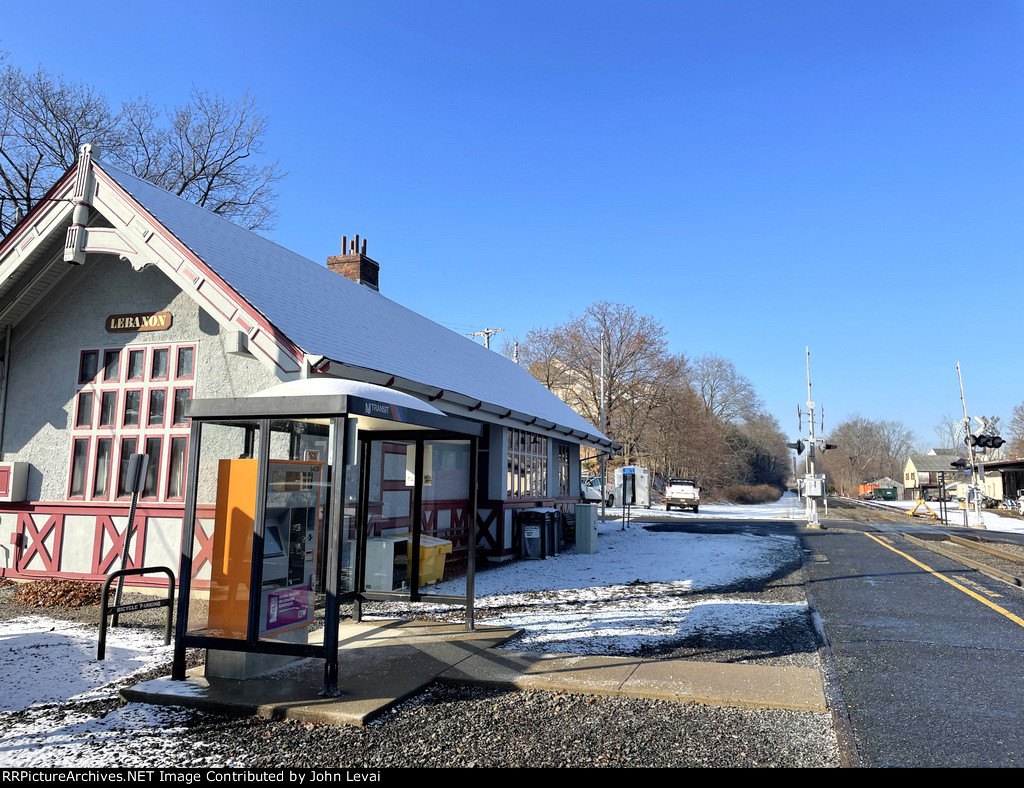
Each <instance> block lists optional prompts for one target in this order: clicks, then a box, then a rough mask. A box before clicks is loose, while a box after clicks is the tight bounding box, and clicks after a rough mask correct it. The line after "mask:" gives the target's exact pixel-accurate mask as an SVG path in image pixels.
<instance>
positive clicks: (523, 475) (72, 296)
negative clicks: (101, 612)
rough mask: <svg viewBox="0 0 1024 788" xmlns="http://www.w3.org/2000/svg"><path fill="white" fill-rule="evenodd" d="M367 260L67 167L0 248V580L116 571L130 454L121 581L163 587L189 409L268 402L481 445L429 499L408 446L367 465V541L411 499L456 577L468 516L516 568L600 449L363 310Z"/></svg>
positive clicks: (506, 372)
mask: <svg viewBox="0 0 1024 788" xmlns="http://www.w3.org/2000/svg"><path fill="white" fill-rule="evenodd" d="M366 251H367V250H366V244H365V242H362V243H360V240H359V239H358V238H355V239H354V240H353V242H352V243H351V244H348V245H347V246H346V248H343V250H342V252H343V253H342V254H340V255H336V256H334V257H331V258H328V260H327V264H326V265H323V264H320V263H316V262H313V261H310V260H307V259H305V258H303V257H301V256H300V255H297V254H295V253H293V252H290V251H288V250H287V249H284V248H282V247H281V246H279V245H277V244H275V243H272V242H271V241H268V240H267V239H265V238H263V237H261V236H259V235H257V234H255V233H252V232H249V231H246V230H244V229H242V228H240V227H238V226H237V225H235V224H233V223H231V222H230V221H228V220H226V219H224V218H222V217H220V216H217V215H215V214H213V213H211V212H209V211H208V210H206V209H203V208H200V207H198V206H196V205H194V204H192V203H189V202H187V201H185V200H182V199H180V198H179V197H177V196H175V195H173V194H171V193H169V192H167V191H165V190H163V189H161V188H159V187H157V186H154V185H153V184H151V183H148V182H146V181H144V180H141V179H140V178H138V177H135V176H133V175H131V174H129V173H126V172H124V171H121V170H119V169H118V168H116V167H114V166H111V165H109V164H106V163H103V162H101V161H100V159H99V158H98V152H97V151H96V150H95V149H94V148H92V147H90V146H83V148H82V150H81V152H80V155H79V158H78V160H77V162H76V164H75V165H74V166H73V167H72V168H71V169H70V170H69V171H68V172H67V173H65V174H64V176H62V177H61V178H60V179H59V180H58V181H57V182H56V183H55V184H54V185H53V187H52V188H51V189H50V190H49V192H48V193H47V194H46V196H45V198H44V199H42V200H40V202H39V203H38V204H37V205H36V206H35V208H34V209H33V210H32V211H31V212H30V213H29V214H28V215H27V216H25V217H24V219H23V220H22V221H21V222H20V223H19V224H18V225H17V226H16V227H15V228H14V229H13V231H12V232H11V233H10V234H9V235H8V236H7V237H6V238H5V239H4V240H3V242H2V243H0V348H2V359H3V367H2V377H0V574H2V575H3V576H6V577H10V578H43V577H59V578H76V579H87V580H100V579H102V578H104V577H106V576H107V575H108V573H110V572H111V571H112V570H113V569H115V568H117V564H118V563H119V558H120V554H121V549H122V546H123V544H124V537H125V532H126V526H127V519H128V514H129V509H130V502H131V495H130V494H129V493H128V492H127V489H126V472H127V466H128V458H129V457H130V456H131V455H132V454H145V455H147V457H148V459H149V464H148V470H147V474H146V478H145V485H144V489H143V490H142V492H141V494H140V495H139V498H138V505H137V509H136V513H135V521H134V523H135V528H136V530H135V535H134V536H133V537H132V538H131V541H130V546H131V551H130V556H129V563H130V564H131V565H134V566H143V565H158V564H164V565H169V566H172V567H174V568H175V570H176V571H177V568H178V561H179V558H180V555H181V549H182V545H181V540H182V519H183V512H184V506H185V496H186V490H187V488H188V484H187V483H188V479H187V474H188V458H189V450H190V446H189V440H190V429H189V420H190V419H189V408H190V404H193V401H197V400H217V399H223V398H229V399H236V400H239V399H241V398H246V397H249V396H252V395H258V394H261V393H266V392H275V393H276V394H278V395H282V394H283V395H287V393H288V390H287V389H285V390H281V389H280V388H279V387H280V386H281V385H282V384H287V385H288V386H295V387H298V388H297V391H299V392H300V393H302V392H305V393H308V392H309V391H310V390H315V387H316V386H321V387H322V386H324V385H327V384H325V383H324V381H328V382H330V384H329V385H330V386H334V388H333V389H331V390H332V391H338V390H345V389H338V388H337V387H338V386H342V387H345V386H348V387H349V388H348V389H347V390H348V391H350V392H352V393H354V394H357V395H359V396H362V397H365V398H367V399H369V400H372V401H374V402H377V403H384V404H385V405H386V406H387V407H388V408H390V409H391V411H392V413H391V416H389V417H392V416H394V414H395V413H399V412H400V411H401V409H402V408H405V407H411V408H412V409H414V410H419V409H421V410H422V411H423V413H427V414H441V415H442V416H444V417H448V418H453V419H458V420H461V421H463V422H471V423H473V424H475V425H478V426H479V436H480V437H479V450H478V453H477V459H476V464H477V467H476V468H475V469H474V473H473V474H471V475H468V476H467V475H466V474H465V473H462V474H461V475H451V479H452V480H454V481H452V482H451V484H450V485H449V486H448V487H447V488H446V487H445V483H446V482H445V480H446V475H445V471H446V469H449V470H450V469H452V468H456V467H458V466H459V464H460V463H461V464H463V465H464V464H465V462H466V459H465V455H461V454H459V453H458V452H455V451H452V452H448V453H446V451H445V446H444V445H443V442H441V443H439V444H438V445H437V446H435V447H433V448H434V451H433V456H432V458H431V462H432V463H433V465H429V464H428V467H427V471H426V472H425V473H420V474H419V475H418V476H417V482H419V481H422V480H425V481H424V482H423V483H425V484H432V483H434V484H435V486H434V487H433V489H432V494H430V495H426V496H419V495H416V492H415V490H412V489H410V483H409V478H410V475H409V472H410V469H411V467H412V462H411V459H410V454H409V449H408V444H406V443H403V442H402V441H396V442H394V443H393V444H392V443H388V442H386V441H385V442H381V443H379V444H376V445H375V451H376V452H377V456H376V457H375V458H374V461H375V463H376V467H377V471H376V476H375V477H374V478H373V479H372V480H371V481H370V482H368V486H367V488H366V494H367V496H368V497H369V498H370V499H371V501H372V506H370V508H369V514H368V516H369V517H370V518H371V519H373V520H374V521H375V523H376V528H375V530H374V533H377V534H385V535H386V534H387V533H389V532H390V533H401V532H403V531H409V530H410V520H411V518H412V517H414V516H415V514H414V507H413V502H414V500H415V501H416V503H417V504H418V506H417V507H416V511H417V512H418V514H419V517H420V519H421V522H420V528H421V532H422V534H423V538H431V539H435V540H437V541H438V542H439V543H440V542H446V543H448V544H449V550H448V551H447V552H446V553H445V559H444V560H446V561H449V562H458V561H460V560H465V554H466V552H467V551H468V550H469V549H470V546H469V545H468V544H467V534H468V533H470V530H469V529H468V528H467V522H466V518H467V516H468V513H469V512H470V511H473V510H475V511H476V525H477V529H476V531H477V545H476V548H477V555H482V556H487V557H489V558H491V559H493V560H505V559H508V558H511V557H514V556H516V555H517V554H518V550H519V545H518V541H517V540H518V531H517V512H519V511H520V510H522V509H524V508H535V507H547V508H550V509H561V510H562V511H565V512H570V511H571V510H572V507H573V506H574V505H575V503H576V502H577V501H578V500H579V495H580V490H579V480H580V448H581V446H586V447H590V448H592V449H597V450H599V451H603V452H609V451H612V450H614V448H615V445H614V444H613V443H612V442H611V441H610V440H609V439H608V438H607V437H605V436H604V435H602V434H601V433H600V432H599V431H598V430H597V429H596V428H594V427H593V426H592V425H590V424H589V423H588V422H587V421H586V420H585V419H583V418H582V417H581V416H580V415H578V414H577V413H576V412H575V411H573V410H572V409H571V408H569V407H568V406H567V405H566V404H565V403H564V402H562V401H561V400H560V399H559V398H558V397H557V396H555V395H554V394H552V393H551V392H550V391H548V390H547V389H546V388H545V387H544V386H543V385H541V384H540V383H539V382H538V381H536V380H535V379H534V378H533V377H532V376H531V375H529V373H528V372H527V371H526V370H524V369H522V368H521V367H519V366H518V365H516V364H514V363H512V362H511V361H509V360H508V359H506V358H504V357H502V356H501V355H500V354H498V353H495V352H493V351H490V350H488V349H486V348H484V347H483V346H481V345H479V344H477V343H476V342H474V341H472V340H471V339H469V338H467V337H464V336H462V335H459V334H456V333H454V332H452V331H450V330H448V329H446V328H444V327H442V326H440V325H437V324H436V323H433V322H432V321H430V320H428V319H426V318H424V317H423V316H421V315H419V314H417V313H416V312H414V311H412V310H410V309H407V308H406V307H403V306H401V305H400V304H397V303H395V302H394V301H392V300H390V299H388V298H387V297H386V296H385V295H383V294H382V293H381V292H379V281H378V279H379V266H378V265H377V263H376V262H375V261H374V260H373V259H372V258H370V257H368V256H367V254H366ZM303 387H313V389H310V388H303ZM291 437H292V439H293V442H294V443H295V446H296V447H298V448H297V449H296V450H295V451H293V452H292V453H291V455H290V456H292V457H293V458H295V457H297V458H298V459H299V460H308V461H310V462H321V463H324V464H327V463H329V462H330V457H329V455H330V446H329V442H328V439H327V436H326V435H325V434H323V435H318V434H316V431H315V430H311V431H310V434H309V435H294V434H293V435H292V436H291ZM244 453H245V452H244V450H243V451H241V452H240V453H239V456H243V455H244ZM431 468H434V471H433V472H432V471H431ZM461 470H462V471H465V468H461ZM466 478H470V479H473V480H474V482H473V483H474V485H475V487H476V489H475V490H467V489H466V483H465V479H466ZM458 479H462V481H458ZM433 480H436V481H433ZM471 496H475V500H474V501H473V503H474V504H475V506H474V507H471V506H469V502H468V499H469V498H470V497H471ZM199 503H200V506H199V508H198V510H197V511H198V515H197V522H198V523H199V528H198V530H197V532H196V537H197V548H196V550H195V560H194V561H193V562H192V565H191V567H190V569H189V572H190V578H191V581H192V587H193V588H195V587H202V586H203V584H204V583H208V582H209V580H208V578H209V572H210V562H211V560H212V555H211V553H210V551H209V550H208V549H207V550H206V551H205V552H204V547H203V540H204V533H205V538H206V539H207V540H208V539H209V535H210V531H211V530H212V528H213V521H214V519H215V513H214V512H213V509H212V504H211V506H210V507H208V508H206V509H204V508H203V506H202V504H203V501H200V502H199ZM204 523H207V525H204ZM204 529H206V530H205V531H204ZM268 549H269V547H268ZM441 574H443V572H441ZM140 582H143V583H145V582H146V581H145V580H143V581H140Z"/></svg>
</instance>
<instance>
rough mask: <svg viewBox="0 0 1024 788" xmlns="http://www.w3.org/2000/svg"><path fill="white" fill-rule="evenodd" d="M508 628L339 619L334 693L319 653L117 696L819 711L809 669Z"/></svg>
mask: <svg viewBox="0 0 1024 788" xmlns="http://www.w3.org/2000/svg"><path fill="white" fill-rule="evenodd" d="M516 634H517V631H516V630H514V629H508V628H499V627H477V628H476V629H475V630H474V631H473V632H467V631H466V630H465V626H464V625H461V624H440V623H432V622H417V621H370V622H363V623H360V624H354V623H345V624H342V627H341V644H340V651H341V653H340V655H339V661H338V672H339V681H338V683H339V688H340V690H341V692H340V695H339V696H338V697H325V696H323V695H321V694H320V692H321V690H322V689H323V661H322V660H316V659H305V660H301V661H299V662H295V663H292V664H290V665H287V666H285V667H283V668H280V669H278V670H276V671H273V672H271V673H267V674H263V675H261V676H259V677H257V678H253V679H249V680H246V681H240V680H233V679H207V678H205V677H203V676H202V668H197V669H194V670H193V671H190V675H189V677H188V678H187V679H186V680H185V681H171V680H170V679H169V678H162V679H155V680H153V681H147V682H143V683H141V684H137V685H135V686H134V687H131V688H130V689H126V690H123V691H122V692H121V696H122V697H123V698H124V699H125V700H126V701H132V702H141V703H155V704H163V705H172V706H185V707H189V708H196V709H202V710H206V711H216V712H221V713H227V714H242V715H258V716H261V717H266V718H271V719H295V720H301V721H305V722H326V723H331V724H337V725H365V724H366V723H367V722H369V721H370V720H372V719H374V718H375V717H377V716H379V715H380V714H382V713H384V712H385V711H387V710H388V709H389V708H391V707H392V706H394V705H396V704H397V703H400V702H401V701H403V700H405V699H406V698H409V697H411V696H413V695H415V694H417V693H419V692H420V691H422V690H423V689H424V688H425V687H426V686H427V685H429V684H430V683H431V682H433V681H447V682H453V683H468V684H477V685H484V686H494V687H509V688H515V689H533V690H547V691H554V692H571V693H581V694H591V695H625V696H630V697H641V698H655V699H664V700H672V701H692V702H696V703H705V704H709V705H719V706H742V707H756V708H780V709H796V710H805V711H822V712H823V711H826V710H827V705H826V702H825V695H824V690H823V688H822V682H821V675H820V673H819V672H818V671H817V670H816V669H813V668H786V667H767V666H758V665H736V664H723V663H714V662H691V661H688V660H649V661H645V660H638V659H632V658H627V657H595V656H577V655H564V654H563V655H555V654H539V653H535V652H522V651H511V650H504V649H499V648H496V647H497V646H499V645H501V644H502V643H505V642H507V641H508V640H509V639H511V638H512V637H514V636H515V635H516Z"/></svg>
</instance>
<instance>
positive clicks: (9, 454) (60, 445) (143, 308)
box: [2, 256, 280, 501]
mask: <svg viewBox="0 0 1024 788" xmlns="http://www.w3.org/2000/svg"><path fill="white" fill-rule="evenodd" d="M86 266H87V270H85V271H83V272H82V275H81V278H80V279H78V281H77V282H76V283H75V286H74V287H73V288H72V289H71V290H70V291H68V292H65V293H63V294H61V295H59V296H57V297H54V298H53V299H52V303H51V304H49V305H48V307H47V308H45V309H41V310H38V311H37V312H36V313H35V314H34V315H33V316H32V317H31V318H29V319H28V320H27V321H26V323H27V327H24V326H25V324H22V326H20V327H16V328H15V330H14V332H13V335H12V352H11V364H10V382H9V384H8V393H7V407H6V414H5V424H4V435H3V446H2V454H3V460H4V461H5V462H12V461H25V462H28V463H31V466H32V467H31V469H30V472H29V476H28V500H30V501H62V500H64V498H65V496H66V494H67V483H68V472H69V466H70V458H71V454H70V452H71V436H70V432H69V428H70V427H71V423H72V418H73V412H74V403H75V394H76V391H77V388H78V387H77V377H78V365H79V359H80V355H81V352H82V351H83V350H88V349H115V348H122V347H124V346H126V345H139V344H143V343H147V344H168V343H180V342H194V343H195V344H196V346H197V350H196V375H195V383H194V386H195V388H194V394H193V396H196V397H237V396H245V395H247V394H251V393H253V392H256V391H259V390H261V389H264V388H267V387H268V386H272V385H274V384H276V383H279V382H280V380H279V379H278V378H277V377H276V376H275V375H274V374H273V373H272V372H271V371H270V370H269V369H268V368H267V367H266V366H265V365H264V364H263V363H261V362H259V361H257V360H256V359H254V358H251V357H244V356H238V355H232V354H229V353H227V352H226V350H225V337H224V334H223V333H222V332H221V329H220V326H219V324H218V323H217V322H216V321H215V320H214V319H213V318H212V317H210V316H209V315H208V314H207V313H205V312H204V311H202V310H201V309H200V308H199V306H198V305H197V304H196V303H195V302H194V301H193V300H192V299H191V298H190V297H189V296H187V295H185V294H183V293H182V292H181V291H179V290H178V289H177V287H175V286H174V284H173V283H172V282H171V281H170V280H169V279H167V277H166V276H164V275H163V273H161V272H160V271H159V270H158V269H156V268H154V267H149V268H146V269H144V270H142V271H135V270H134V269H132V267H131V266H130V265H129V264H128V263H126V262H124V261H122V260H118V259H115V258H112V257H99V256H97V257H92V258H90V260H89V261H88V262H87V263H86ZM160 310H167V311H169V312H171V314H172V315H173V318H174V321H173V325H172V327H171V328H170V329H169V330H167V331H159V332H146V333H108V332H107V331H106V328H105V320H106V318H107V317H108V316H109V315H114V314H126V313H136V312H156V311H160Z"/></svg>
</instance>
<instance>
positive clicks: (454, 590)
mask: <svg viewBox="0 0 1024 788" xmlns="http://www.w3.org/2000/svg"><path fill="white" fill-rule="evenodd" d="M471 462H472V454H471V450H470V443H469V441H456V440H446V441H440V440H439V441H426V442H425V443H424V444H423V517H422V531H421V534H420V553H419V559H420V560H419V579H420V590H421V591H423V592H424V593H428V594H433V593H443V594H451V595H464V594H465V593H466V561H467V557H468V550H469V542H470V538H471V537H470V528H469V525H470V523H469V517H470V501H469V476H470V474H469V466H470V463H471Z"/></svg>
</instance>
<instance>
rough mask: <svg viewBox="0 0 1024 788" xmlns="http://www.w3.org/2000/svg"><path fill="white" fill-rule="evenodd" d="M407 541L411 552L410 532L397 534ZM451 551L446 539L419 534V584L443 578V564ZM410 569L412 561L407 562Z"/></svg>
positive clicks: (436, 581) (450, 545)
mask: <svg viewBox="0 0 1024 788" xmlns="http://www.w3.org/2000/svg"><path fill="white" fill-rule="evenodd" d="M398 535H399V536H402V537H404V538H405V539H406V540H407V541H408V542H409V551H410V552H412V534H398ZM451 551H452V543H451V542H450V541H448V540H447V539H440V538H438V537H436V536H427V535H425V534H420V583H419V584H420V586H425V585H430V584H431V583H439V582H440V581H442V580H444V564H445V561H446V560H447V559H448V555H449V554H450V553H451ZM409 565H410V569H411V567H412V562H411V561H410V562H409Z"/></svg>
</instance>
